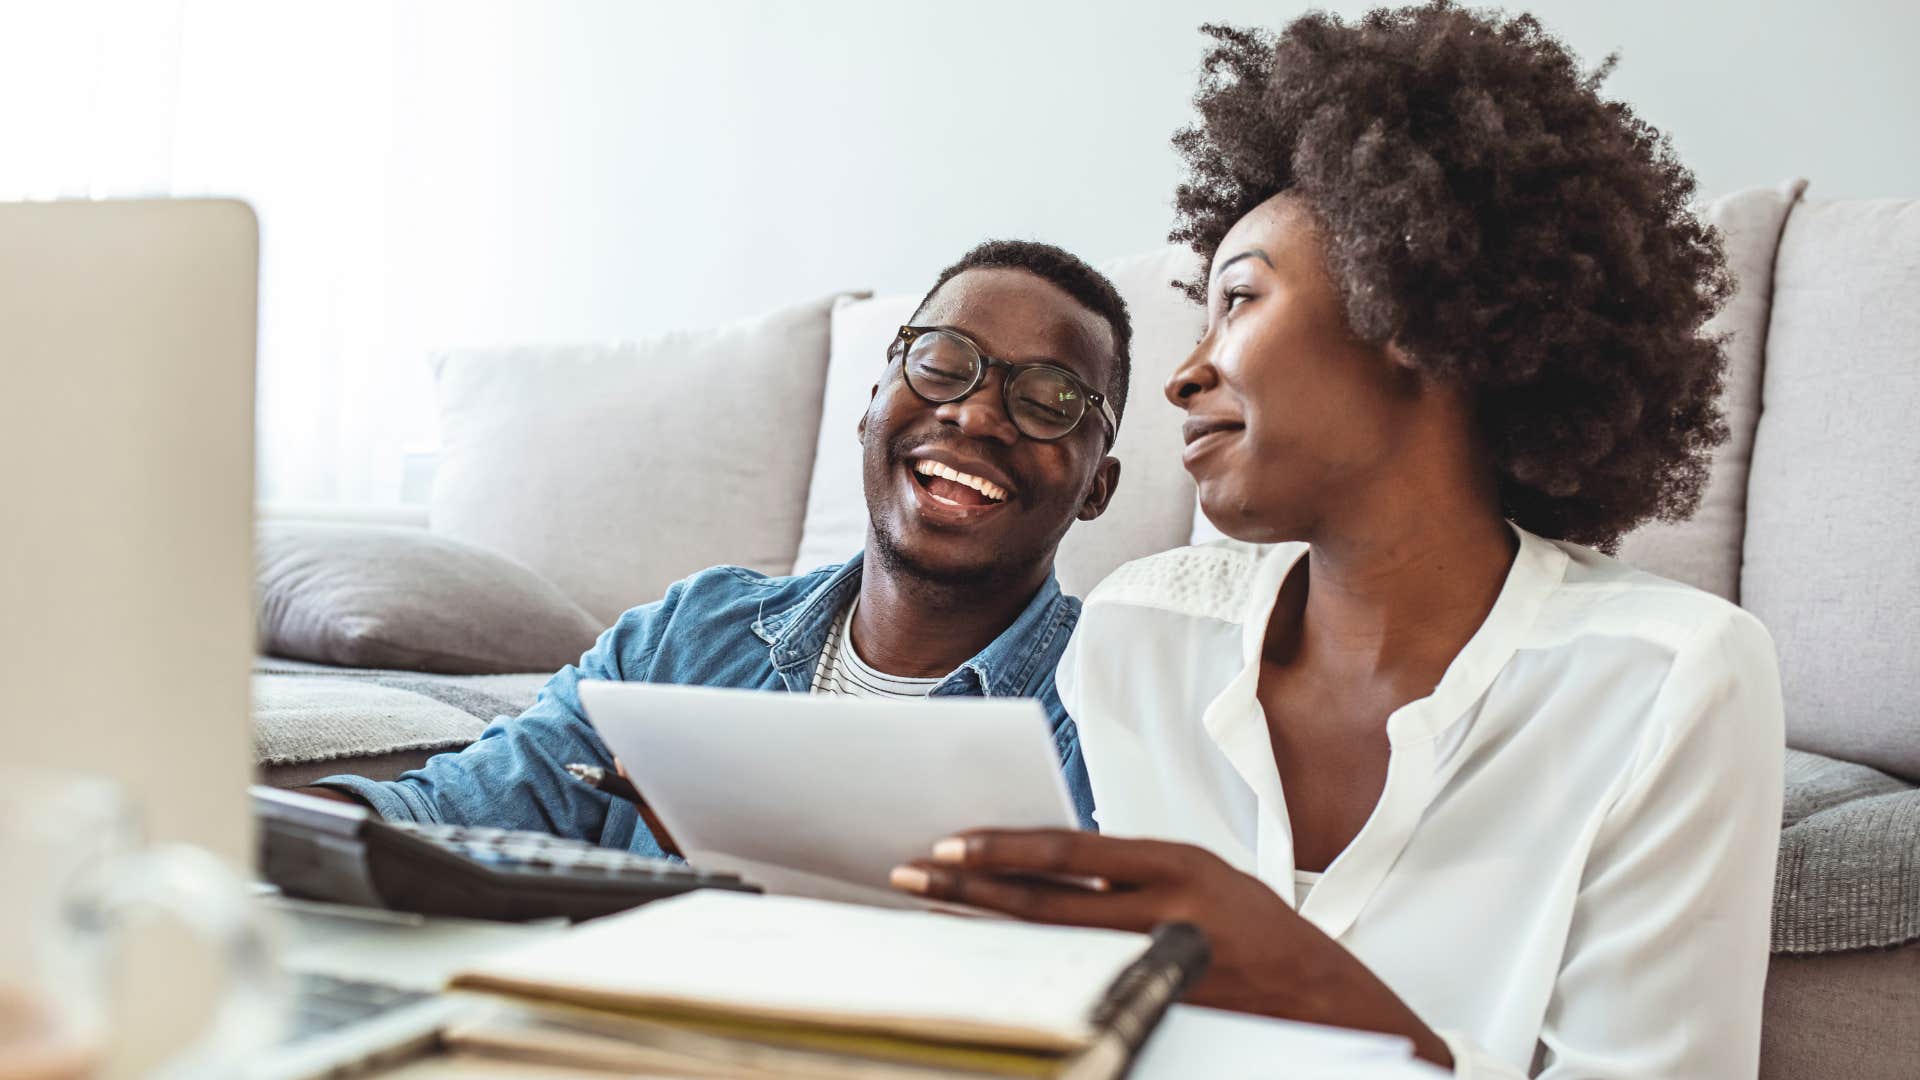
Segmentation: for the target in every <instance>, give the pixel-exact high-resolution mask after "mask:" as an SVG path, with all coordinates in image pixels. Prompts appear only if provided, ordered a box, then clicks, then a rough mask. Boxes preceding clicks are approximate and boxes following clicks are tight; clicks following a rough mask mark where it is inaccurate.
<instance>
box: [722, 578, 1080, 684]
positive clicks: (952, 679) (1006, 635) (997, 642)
mask: <svg viewBox="0 0 1920 1080" xmlns="http://www.w3.org/2000/svg"><path fill="white" fill-rule="evenodd" d="M865 559H866V555H865V553H864V552H862V553H860V554H857V555H855V556H854V557H853V558H851V559H849V560H847V561H846V562H845V563H844V564H842V565H841V566H840V567H839V568H838V569H836V570H834V571H833V572H832V573H831V574H829V575H828V576H827V580H826V581H824V582H822V583H821V584H819V585H818V586H815V587H814V588H813V589H811V590H809V591H808V592H807V593H805V594H804V595H802V596H801V597H800V598H799V599H798V600H794V601H792V602H787V603H783V599H784V598H782V597H777V596H776V597H770V598H768V599H767V600H766V601H765V602H764V603H762V604H761V605H760V615H759V618H757V619H755V620H754V624H753V632H754V633H755V634H757V635H759V637H760V640H762V641H765V642H766V643H767V644H768V645H769V646H771V649H770V651H771V655H772V658H773V666H774V667H775V668H776V669H778V670H779V671H780V672H781V673H782V674H783V675H784V674H787V673H790V672H793V673H799V674H801V675H804V676H805V677H807V678H808V679H809V680H810V679H811V677H812V673H813V669H814V667H815V666H817V665H818V664H819V662H820V651H821V650H822V649H824V648H825V647H826V643H827V637H828V636H829V635H830V633H831V632H832V629H833V620H834V618H835V617H836V616H838V615H839V614H840V612H841V611H843V610H844V609H845V608H846V606H847V605H848V604H850V603H852V602H853V599H854V597H855V596H857V595H858V594H859V591H860V574H861V571H862V567H863V566H864V564H865ZM1078 614H1079V611H1078V607H1077V605H1076V604H1075V603H1074V602H1073V600H1072V599H1071V598H1069V597H1067V596H1066V595H1065V594H1063V593H1062V592H1061V591H1060V582H1059V579H1058V578H1056V577H1055V576H1054V574H1053V573H1052V572H1051V571H1049V572H1048V574H1047V580H1046V582H1045V583H1044V584H1042V585H1041V586H1040V588H1039V590H1038V591H1037V592H1035V593H1034V594H1033V599H1031V600H1029V601H1027V606H1026V607H1025V608H1024V609H1023V610H1022V611H1021V612H1020V615H1019V617H1017V618H1015V619H1014V620H1013V622H1012V624H1010V625H1009V626H1008V627H1007V628H1006V629H1005V630H1002V631H1001V632H1000V635H999V636H998V637H996V638H994V639H993V640H992V641H991V642H988V643H987V647H986V648H984V649H982V650H980V651H979V652H978V653H977V654H975V655H974V656H973V658H972V659H970V660H968V661H967V662H966V663H964V664H961V665H960V666H959V667H958V668H957V669H955V670H954V672H953V674H951V675H949V676H948V677H947V678H946V679H945V680H944V681H942V682H941V683H940V685H939V686H936V687H934V689H933V693H934V694H979V695H985V696H988V697H1022V696H1026V694H1027V691H1028V689H1029V687H1030V686H1031V684H1032V683H1033V682H1034V681H1035V679H1036V677H1037V676H1039V675H1042V674H1046V673H1048V672H1047V671H1043V670H1041V669H1042V665H1043V664H1044V663H1045V662H1046V661H1047V659H1048V658H1049V657H1051V656H1052V655H1054V654H1055V653H1057V652H1058V651H1059V648H1060V646H1062V645H1064V644H1065V635H1067V634H1069V633H1071V632H1072V630H1073V624H1074V623H1075V622H1076V621H1077V617H1078ZM1049 670H1050V666H1049ZM790 683H791V680H790Z"/></svg>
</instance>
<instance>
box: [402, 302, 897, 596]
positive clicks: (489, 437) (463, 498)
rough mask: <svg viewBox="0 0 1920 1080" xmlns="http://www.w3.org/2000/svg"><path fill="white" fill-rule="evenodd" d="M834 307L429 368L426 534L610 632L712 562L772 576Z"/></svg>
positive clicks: (810, 435)
mask: <svg viewBox="0 0 1920 1080" xmlns="http://www.w3.org/2000/svg"><path fill="white" fill-rule="evenodd" d="M833 301H834V298H833V297H830V296H829V297H822V298H820V299H818V300H814V301H811V302H809V303H805V304H797V305H794V306H792V307H787V308H782V309H780V310H778V311H774V312H769V313H767V314H765V315H761V316H758V317H756V318H751V319H745V320H742V321H739V322H735V323H730V324H728V325H725V326H720V327H714V328H711V329H707V330H697V331H685V332H680V333H671V334H661V335H659V336H657V337H652V338H647V339H645V340H637V341H630V342H625V343H616V344H608V345H576V346H551V347H536V346H524V347H514V348H493V349H470V350H465V351H460V352H452V353H447V354H445V355H442V356H439V357H437V358H436V360H435V368H434V370H435V374H436V380H437V381H436V387H435V389H436V397H437V399H438V401H439V405H440V436H441V442H442V444H443V445H444V447H445V450H444V451H443V454H442V457H441V461H440V469H439V471H438V472H437V473H435V475H434V479H433V498H432V504H431V505H432V510H431V513H430V515H429V520H430V528H432V530H433V531H434V532H435V533H438V534H439V535H442V536H449V537H453V538H455V539H458V540H464V541H467V542H468V543H473V544H479V545H482V546H483V547H486V548H488V549H490V550H493V551H498V552H501V553H503V554H506V555H510V556H512V557H513V558H515V559H518V560H520V562H522V563H524V564H526V565H527V566H529V567H531V568H532V569H533V570H534V571H535V572H537V573H538V574H540V575H541V576H542V577H544V578H546V579H547V580H548V581H551V582H553V583H554V585H556V586H558V587H559V589H560V591H562V592H564V593H565V594H567V595H568V596H569V597H571V598H573V600H574V601H575V602H576V603H578V604H579V605H580V606H582V607H584V608H586V609H587V610H588V611H590V612H592V613H593V614H594V615H595V616H596V617H597V618H599V619H601V620H602V621H603V622H605V623H609V624H611V623H612V622H613V621H614V620H615V619H617V618H619V617H620V613H621V612H623V611H625V610H627V609H628V608H630V607H633V606H634V605H636V604H645V603H648V602H650V601H654V600H658V599H660V597H661V595H662V594H663V593H665V592H666V590H667V587H668V586H669V585H672V584H673V583H674V582H675V581H677V580H679V579H680V578H683V577H686V576H687V575H688V574H691V573H693V572H695V571H697V570H703V569H705V568H707V567H709V566H712V565H714V564H716V563H734V564H738V565H740V566H746V567H750V568H752V569H754V570H759V571H762V572H764V573H769V574H785V573H787V572H788V571H789V570H790V569H791V568H792V566H793V557H794V553H795V551H797V550H798V548H799V544H800V519H801V517H802V516H803V515H804V514H805V513H806V505H807V476H808V474H809V473H810V472H811V471H812V469H813V445H814V439H815V437H816V436H817V435H818V434H819V431H820V389H821V386H822V385H823V384H824V383H825V380H826V373H827V325H828V324H827V312H828V311H829V310H830V309H831V308H832V306H833ZM864 396H865V395H864V394H862V397H864ZM848 438H852V436H851V435H849V436H848ZM851 554H853V552H852V551H851V550H849V551H846V552H843V553H841V554H840V556H839V558H842V559H844V558H846V557H847V556H848V555H851Z"/></svg>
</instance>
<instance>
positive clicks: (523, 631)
mask: <svg viewBox="0 0 1920 1080" xmlns="http://www.w3.org/2000/svg"><path fill="white" fill-rule="evenodd" d="M256 561H257V564H258V569H259V588H260V597H259V600H260V624H259V630H260V644H261V650H262V651H263V652H267V653H270V654H272V655H274V656H285V657H291V658H293V659H296V660H313V661H317V662H320V663H324V664H337V665H341V666H343V667H359V668H399V669H405V670H409V671H432V672H438V673H441V674H447V675H484V674H493V673H499V672H516V671H520V672H524V671H554V670H557V669H558V668H561V667H564V666H565V665H567V664H571V663H573V662H574V661H575V660H578V659H579V658H580V654H581V653H583V652H585V651H586V650H587V649H588V648H589V647H591V646H592V645H593V641H594V638H595V637H596V636H598V634H599V632H600V623H599V621H598V620H596V619H594V617H593V616H591V615H589V614H587V612H586V611H585V610H584V609H582V608H581V607H580V605H578V604H576V603H574V602H573V601H571V600H569V599H567V598H566V597H565V596H564V595H562V594H561V592H560V590H559V589H557V588H555V587H554V586H553V585H552V584H551V583H550V582H548V581H547V580H546V579H545V578H542V577H541V576H540V575H538V574H536V573H534V572H533V571H531V570H529V569H527V568H526V567H524V566H522V565H520V564H519V563H517V562H514V561H513V560H512V559H509V558H506V557H505V556H502V555H497V554H495V553H493V552H491V551H487V550H486V549H484V548H479V547H475V546H473V545H471V544H465V543H461V542H460V541H458V540H451V539H448V538H447V537H444V536H435V535H434V534H432V533H430V532H427V531H426V530H425V529H412V528H403V527H390V526H378V525H341V524H320V523H308V522H263V523H262V524H261V525H260V529H259V543H258V548H257V554H256Z"/></svg>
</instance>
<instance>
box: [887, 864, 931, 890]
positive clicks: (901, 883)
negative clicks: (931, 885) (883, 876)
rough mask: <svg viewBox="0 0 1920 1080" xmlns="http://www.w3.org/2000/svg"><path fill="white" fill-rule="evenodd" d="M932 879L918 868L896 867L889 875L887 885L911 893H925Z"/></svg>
mask: <svg viewBox="0 0 1920 1080" xmlns="http://www.w3.org/2000/svg"><path fill="white" fill-rule="evenodd" d="M931 880H932V879H931V878H929V877H928V876H927V872H926V871H925V870H922V869H920V868H919V867H917V866H896V867H894V868H893V870H892V871H891V872H889V873H888V874H887V884H889V885H891V886H893V887H894V888H896V889H901V890H903V891H906V892H910V893H924V892H926V891H927V883H928V882H929V881H931Z"/></svg>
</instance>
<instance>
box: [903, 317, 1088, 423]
mask: <svg viewBox="0 0 1920 1080" xmlns="http://www.w3.org/2000/svg"><path fill="white" fill-rule="evenodd" d="M980 364H981V360H980V353H979V352H978V351H977V350H975V349H974V348H973V346H972V345H969V344H968V343H967V342H965V341H963V340H961V339H960V338H958V337H955V336H954V335H952V334H945V333H941V332H939V331H937V330H936V331H932V332H929V333H925V334H921V335H919V336H918V337H916V338H914V339H913V341H912V343H911V344H910V345H909V346H908V347H907V356H906V363H905V365H904V370H905V372H906V376H907V385H908V386H910V387H912V388H913V391H914V393H917V394H919V395H920V396H921V397H923V398H926V399H927V400H928V401H933V402H948V401H953V400H955V399H957V398H959V397H961V396H962V395H964V394H965V393H966V392H967V391H968V390H970V389H972V388H973V385H974V382H975V380H977V379H978V378H979V377H980ZM1004 398H1005V400H1006V403H1007V410H1008V413H1009V414H1010V416H1011V417H1012V419H1013V424H1014V426H1015V427H1017V428H1019V429H1020V431H1021V433H1022V434H1024V435H1026V436H1028V437H1029V438H1034V439H1057V438H1060V437H1061V436H1062V435H1065V434H1067V433H1068V432H1070V431H1072V430H1073V428H1074V425H1076V424H1078V423H1079V422H1080V417H1081V415H1082V414H1084V413H1085V412H1086V411H1087V401H1086V398H1085V397H1084V396H1083V395H1082V394H1081V392H1080V388H1079V387H1078V386H1076V385H1074V383H1073V381H1072V380H1070V379H1067V378H1066V377H1065V376H1063V375H1061V374H1060V373H1059V372H1057V371H1051V370H1048V369H1047V368H1043V367H1018V368H1015V369H1013V371H1012V372H1011V373H1010V375H1009V382H1008V383H1007V386H1006V390H1005V393H1004Z"/></svg>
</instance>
